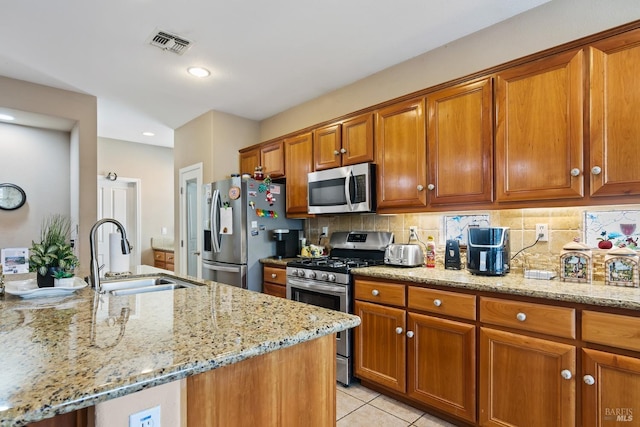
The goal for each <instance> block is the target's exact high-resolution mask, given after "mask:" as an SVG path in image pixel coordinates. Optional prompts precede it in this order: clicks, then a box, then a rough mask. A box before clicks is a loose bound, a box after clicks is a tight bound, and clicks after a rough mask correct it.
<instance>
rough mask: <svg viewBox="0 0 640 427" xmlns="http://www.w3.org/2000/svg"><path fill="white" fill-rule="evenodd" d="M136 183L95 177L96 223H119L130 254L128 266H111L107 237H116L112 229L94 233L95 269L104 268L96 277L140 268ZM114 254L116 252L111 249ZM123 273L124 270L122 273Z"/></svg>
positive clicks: (110, 226)
mask: <svg viewBox="0 0 640 427" xmlns="http://www.w3.org/2000/svg"><path fill="white" fill-rule="evenodd" d="M139 183H140V180H137V179H129V178H118V179H117V180H116V181H110V180H108V179H106V178H105V177H104V176H99V177H98V219H102V218H113V219H115V220H116V221H119V222H120V223H121V224H122V225H123V226H124V229H125V231H126V233H127V239H128V240H129V243H130V244H131V245H132V249H131V254H129V256H128V258H129V262H128V266H126V267H125V266H123V265H122V262H121V261H119V262H116V263H115V264H116V265H115V266H113V265H112V263H111V260H110V259H109V250H110V249H109V247H110V245H109V234H111V233H117V228H116V226H115V225H113V224H110V223H106V224H103V225H102V226H101V227H100V228H99V229H98V230H97V235H96V244H97V246H98V265H100V266H101V265H104V267H103V268H102V269H101V271H100V274H101V276H104V273H106V272H111V271H113V268H115V269H116V270H118V272H120V270H125V268H127V269H128V271H132V267H134V266H136V265H140V259H141V258H140V244H141V237H140V235H141V233H140V208H139V205H140V194H139V189H140V185H139ZM114 250H116V251H117V252H118V255H119V252H120V250H119V248H114ZM125 271H127V270H125Z"/></svg>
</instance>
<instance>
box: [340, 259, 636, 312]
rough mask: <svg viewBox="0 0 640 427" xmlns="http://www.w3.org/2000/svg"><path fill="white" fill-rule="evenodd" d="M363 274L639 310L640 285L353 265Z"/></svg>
mask: <svg viewBox="0 0 640 427" xmlns="http://www.w3.org/2000/svg"><path fill="white" fill-rule="evenodd" d="M352 273H353V274H354V275H356V276H360V277H377V278H380V279H388V280H402V281H408V282H413V283H418V284H424V285H438V286H445V287H450V288H453V289H456V288H457V289H468V290H475V291H486V292H497V293H504V294H511V295H520V296H527V297H535V298H544V299H550V300H557V301H566V302H575V303H581V304H590V305H596V306H602V307H618V308H626V309H631V310H640V288H626V287H620V286H608V285H605V284H604V282H598V281H594V282H592V283H591V284H586V283H570V282H563V281H561V280H559V279H557V278H556V279H553V280H537V279H525V278H524V277H523V273H521V272H520V273H518V272H510V273H508V274H506V275H504V276H478V275H473V274H471V273H469V272H468V271H467V270H464V269H463V270H445V269H444V268H443V267H442V266H437V267H436V268H426V267H415V268H403V267H391V266H376V267H364V268H354V269H353V270H352Z"/></svg>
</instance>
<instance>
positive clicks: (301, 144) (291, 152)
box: [284, 132, 313, 217]
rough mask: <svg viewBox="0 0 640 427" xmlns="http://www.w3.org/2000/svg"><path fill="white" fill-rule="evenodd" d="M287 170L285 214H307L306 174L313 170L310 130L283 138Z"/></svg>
mask: <svg viewBox="0 0 640 427" xmlns="http://www.w3.org/2000/svg"><path fill="white" fill-rule="evenodd" d="M284 148H285V162H286V166H285V168H286V170H287V195H286V197H287V216H291V217H304V216H309V214H308V213H307V210H308V194H307V189H308V185H307V174H308V173H309V172H313V134H312V133H311V132H308V133H303V134H301V135H297V136H293V137H291V138H287V139H285V140H284Z"/></svg>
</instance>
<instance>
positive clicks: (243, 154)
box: [240, 147, 262, 176]
mask: <svg viewBox="0 0 640 427" xmlns="http://www.w3.org/2000/svg"><path fill="white" fill-rule="evenodd" d="M260 165H262V160H261V159H260V147H256V148H253V149H251V150H248V151H240V173H241V174H245V173H248V174H249V175H251V176H253V172H254V171H255V170H256V167H257V166H260Z"/></svg>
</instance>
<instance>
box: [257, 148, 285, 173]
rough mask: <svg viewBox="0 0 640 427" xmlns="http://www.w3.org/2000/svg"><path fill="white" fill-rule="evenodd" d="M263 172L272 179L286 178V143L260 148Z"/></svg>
mask: <svg viewBox="0 0 640 427" xmlns="http://www.w3.org/2000/svg"><path fill="white" fill-rule="evenodd" d="M260 158H261V161H262V172H264V175H265V176H267V175H270V176H271V178H280V177H283V176H284V173H285V169H284V143H283V142H282V141H276V142H271V143H269V144H266V145H264V146H262V147H260Z"/></svg>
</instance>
